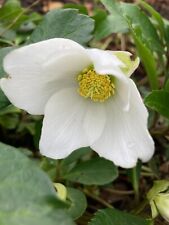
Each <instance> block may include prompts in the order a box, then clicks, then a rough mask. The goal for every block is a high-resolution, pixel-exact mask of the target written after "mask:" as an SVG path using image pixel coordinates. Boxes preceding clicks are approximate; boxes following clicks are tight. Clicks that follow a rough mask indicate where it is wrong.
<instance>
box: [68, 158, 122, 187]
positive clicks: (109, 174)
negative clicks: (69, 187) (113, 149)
mask: <svg viewBox="0 0 169 225" xmlns="http://www.w3.org/2000/svg"><path fill="white" fill-rule="evenodd" d="M117 176H118V170H117V167H116V166H115V165H114V164H113V163H112V162H110V161H108V160H105V159H102V158H99V157H96V158H94V159H91V160H88V161H85V162H80V163H79V164H77V165H76V166H75V167H74V168H73V169H72V170H70V171H69V172H68V173H67V174H65V175H64V178H65V179H66V180H70V181H74V182H78V183H81V184H86V185H92V184H95V185H103V184H107V183H110V182H112V181H113V180H115V179H116V178H117Z"/></svg>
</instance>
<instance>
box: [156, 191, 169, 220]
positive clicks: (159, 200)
mask: <svg viewBox="0 0 169 225" xmlns="http://www.w3.org/2000/svg"><path fill="white" fill-rule="evenodd" d="M154 203H155V205H156V207H157V210H158V212H159V213H160V215H161V216H162V217H163V218H164V219H165V220H166V221H168V222H169V193H160V194H158V195H157V196H156V197H155V198H154Z"/></svg>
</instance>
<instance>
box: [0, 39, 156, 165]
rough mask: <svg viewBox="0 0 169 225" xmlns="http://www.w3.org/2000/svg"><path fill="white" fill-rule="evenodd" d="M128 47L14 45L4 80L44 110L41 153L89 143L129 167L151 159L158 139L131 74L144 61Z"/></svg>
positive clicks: (26, 103)
mask: <svg viewBox="0 0 169 225" xmlns="http://www.w3.org/2000/svg"><path fill="white" fill-rule="evenodd" d="M130 55H131V54H130V53H129V52H120V51H117V52H116V51H103V50H98V49H85V48H83V47H82V46H81V45H79V44H78V43H76V42H74V41H71V40H68V39H62V38H55V39H50V40H46V41H42V42H39V43H35V44H31V45H28V46H26V47H22V48H20V49H17V50H14V51H12V52H11V53H9V54H8V55H7V56H6V57H5V59H4V69H5V71H6V73H7V74H8V77H7V78H2V79H1V81H0V86H1V88H2V90H3V91H4V93H5V94H6V95H7V97H8V98H9V100H10V101H11V102H12V103H13V104H14V105H15V106H17V107H19V108H21V109H24V110H26V111H27V112H28V113H30V114H34V115H40V114H44V120H43V127H42V134H41V139H40V152H41V154H43V155H45V156H48V157H50V158H54V159H61V158H64V157H66V156H68V155H69V154H70V153H71V152H73V151H74V150H76V149H78V148H81V147H85V146H90V147H91V148H92V149H93V150H94V151H96V152H97V153H98V154H99V155H100V156H102V157H104V158H106V159H109V160H112V161H113V162H114V163H115V164H116V165H119V166H121V167H124V168H130V167H133V166H135V164H136V162H137V159H141V160H142V161H144V162H145V161H148V160H149V159H150V158H151V157H152V155H153V152H154V143H153V141H152V138H151V136H150V135H149V132H148V130H147V117H148V113H147V110H146V108H145V106H144V104H143V102H142V99H141V97H140V94H139V92H138V90H137V88H136V85H135V84H134V82H133V81H132V80H131V79H130V78H129V77H130V75H131V74H132V72H133V71H134V70H135V69H136V67H137V66H138V64H139V60H138V58H137V59H136V60H135V61H131V60H130Z"/></svg>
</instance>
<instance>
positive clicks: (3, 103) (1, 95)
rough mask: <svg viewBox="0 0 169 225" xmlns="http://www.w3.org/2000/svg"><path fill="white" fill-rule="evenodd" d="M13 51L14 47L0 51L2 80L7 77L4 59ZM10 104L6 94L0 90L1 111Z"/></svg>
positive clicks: (0, 76)
mask: <svg viewBox="0 0 169 225" xmlns="http://www.w3.org/2000/svg"><path fill="white" fill-rule="evenodd" d="M13 49H14V48H13V47H7V48H2V49H0V78H2V77H3V76H4V75H5V71H4V69H3V59H4V57H5V56H6V55H7V54H8V53H9V52H10V51H12V50H13ZM9 104H10V103H9V101H8V99H7V97H6V96H5V95H4V93H3V92H2V90H1V89H0V109H2V108H4V107H6V106H8V105H9Z"/></svg>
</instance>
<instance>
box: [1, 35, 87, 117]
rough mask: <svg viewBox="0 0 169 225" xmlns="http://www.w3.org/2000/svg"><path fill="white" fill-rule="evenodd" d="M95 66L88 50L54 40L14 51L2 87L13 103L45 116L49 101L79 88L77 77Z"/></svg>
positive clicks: (72, 43) (5, 63)
mask: <svg viewBox="0 0 169 225" xmlns="http://www.w3.org/2000/svg"><path fill="white" fill-rule="evenodd" d="M90 64H91V62H90V60H89V58H88V56H87V55H86V52H85V49H84V48H83V47H82V46H80V45H79V44H77V43H76V42H73V41H71V40H67V39H60V38H59V39H51V40H47V41H42V42H39V43H36V44H32V45H28V46H26V47H23V48H20V49H17V50H14V51H13V52H11V53H9V55H7V56H6V57H5V60H4V67H5V71H6V72H7V73H9V75H10V77H9V78H3V79H1V81H0V86H1V88H2V90H3V91H4V93H5V94H6V96H7V97H8V98H9V100H10V101H11V102H12V103H13V104H14V105H15V106H17V107H19V108H21V109H24V110H26V111H27V112H29V113H31V114H43V113H44V107H45V104H46V103H47V101H48V99H49V98H50V97H51V96H52V95H53V94H54V93H55V92H56V91H58V90H60V89H62V88H66V87H72V86H75V85H77V84H76V76H77V74H78V73H79V72H80V71H81V70H83V69H84V68H85V67H86V66H88V65H90Z"/></svg>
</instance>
